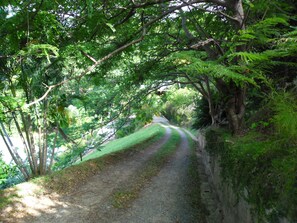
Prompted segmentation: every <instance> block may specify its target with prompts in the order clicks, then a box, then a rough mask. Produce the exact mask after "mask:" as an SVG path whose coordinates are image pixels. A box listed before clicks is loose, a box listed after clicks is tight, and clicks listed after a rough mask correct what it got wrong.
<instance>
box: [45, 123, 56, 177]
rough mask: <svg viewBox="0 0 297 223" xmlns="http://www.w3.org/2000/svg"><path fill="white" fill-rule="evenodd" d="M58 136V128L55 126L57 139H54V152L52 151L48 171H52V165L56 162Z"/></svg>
mask: <svg viewBox="0 0 297 223" xmlns="http://www.w3.org/2000/svg"><path fill="white" fill-rule="evenodd" d="M57 138H58V128H55V139H54V145H53V148H52V152H51V157H50V164H49V166H48V169H47V171H48V172H50V171H51V169H52V166H53V164H54V156H55V150H56V145H57Z"/></svg>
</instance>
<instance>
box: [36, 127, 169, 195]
mask: <svg viewBox="0 0 297 223" xmlns="http://www.w3.org/2000/svg"><path fill="white" fill-rule="evenodd" d="M164 134H165V129H164V128H163V127H161V126H160V125H152V126H149V127H147V128H144V129H141V130H140V131H138V132H135V133H134V134H131V135H129V136H127V137H124V138H121V139H118V140H115V141H112V142H110V143H108V144H107V145H105V146H104V148H103V149H102V150H103V151H97V152H94V153H92V154H90V156H88V157H87V159H85V160H84V161H83V162H81V163H79V164H77V165H73V166H71V167H69V168H66V169H64V170H61V171H57V172H54V173H53V174H51V175H48V176H45V177H41V178H38V179H35V180H34V181H35V182H36V183H38V184H41V185H43V186H44V187H45V188H46V189H49V190H51V191H56V192H58V193H60V194H63V193H67V192H69V191H72V190H73V189H74V188H76V187H77V186H79V185H80V184H81V183H83V182H85V181H86V180H87V179H88V178H89V177H91V176H93V175H95V174H97V173H98V172H99V171H100V170H102V169H103V168H104V166H106V165H111V164H113V163H115V162H117V161H118V160H120V159H123V158H125V157H126V156H127V154H128V153H129V155H131V152H137V151H139V150H142V149H144V148H146V147H147V146H148V145H150V144H151V143H153V142H156V141H158V140H159V139H160V138H161V137H163V136H164Z"/></svg>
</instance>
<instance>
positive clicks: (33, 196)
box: [0, 182, 83, 222]
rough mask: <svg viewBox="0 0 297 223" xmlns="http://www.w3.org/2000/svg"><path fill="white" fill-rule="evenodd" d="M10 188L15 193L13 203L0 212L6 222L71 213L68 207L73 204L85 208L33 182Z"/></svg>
mask: <svg viewBox="0 0 297 223" xmlns="http://www.w3.org/2000/svg"><path fill="white" fill-rule="evenodd" d="M10 190H11V194H13V196H12V201H13V203H11V204H10V205H8V206H7V207H6V208H5V209H4V210H2V213H0V216H1V220H3V221H4V222H22V221H23V220H24V219H30V218H31V217H33V218H35V217H38V216H41V215H44V214H48V215H57V216H58V215H60V214H63V215H65V214H67V212H69V213H70V211H68V209H70V208H71V206H76V208H83V207H80V206H79V205H74V204H71V203H69V202H67V201H63V200H62V199H61V196H60V195H58V194H57V193H50V192H48V191H47V190H45V189H44V188H43V187H42V186H39V185H37V184H34V183H32V182H26V183H22V184H19V185H17V186H16V187H14V188H13V189H10ZM12 219H13V220H12Z"/></svg>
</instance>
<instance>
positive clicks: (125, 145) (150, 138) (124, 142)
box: [75, 124, 165, 164]
mask: <svg viewBox="0 0 297 223" xmlns="http://www.w3.org/2000/svg"><path fill="white" fill-rule="evenodd" d="M164 135H165V128H163V127H162V126H160V125H158V124H154V125H151V126H149V127H146V128H143V129H141V130H139V131H137V132H135V133H133V134H131V135H128V136H126V137H123V138H120V139H117V140H114V141H111V142H109V143H107V144H106V145H103V146H101V147H100V148H98V149H97V151H94V152H93V153H90V154H88V155H86V156H84V157H83V160H82V161H78V162H76V163H75V164H78V163H81V162H85V161H87V160H90V159H95V158H99V157H102V156H104V155H106V154H110V153H114V152H117V151H120V150H126V149H131V148H132V147H141V148H143V147H145V146H146V145H147V144H148V143H152V142H154V141H157V140H159V139H160V138H162V137H163V136H164ZM141 148H140V149H141Z"/></svg>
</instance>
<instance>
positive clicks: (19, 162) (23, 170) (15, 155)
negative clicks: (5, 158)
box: [0, 122, 30, 181]
mask: <svg viewBox="0 0 297 223" xmlns="http://www.w3.org/2000/svg"><path fill="white" fill-rule="evenodd" d="M0 125H1V130H0V134H1V136H2V139H3V141H4V143H5V145H6V147H7V149H8V151H9V153H10V155H11V157H12V159H13V161H14V162H15V164H16V165H17V167H18V168H19V170H20V171H21V173H22V174H23V176H24V178H25V180H26V181H27V180H28V179H29V178H30V174H29V172H28V170H27V169H26V168H25V167H24V165H23V162H22V159H21V157H20V156H19V154H18V152H17V151H16V149H15V147H14V145H13V143H12V141H11V140H10V137H9V135H8V134H7V132H6V130H5V127H4V125H3V123H2V122H0Z"/></svg>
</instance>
